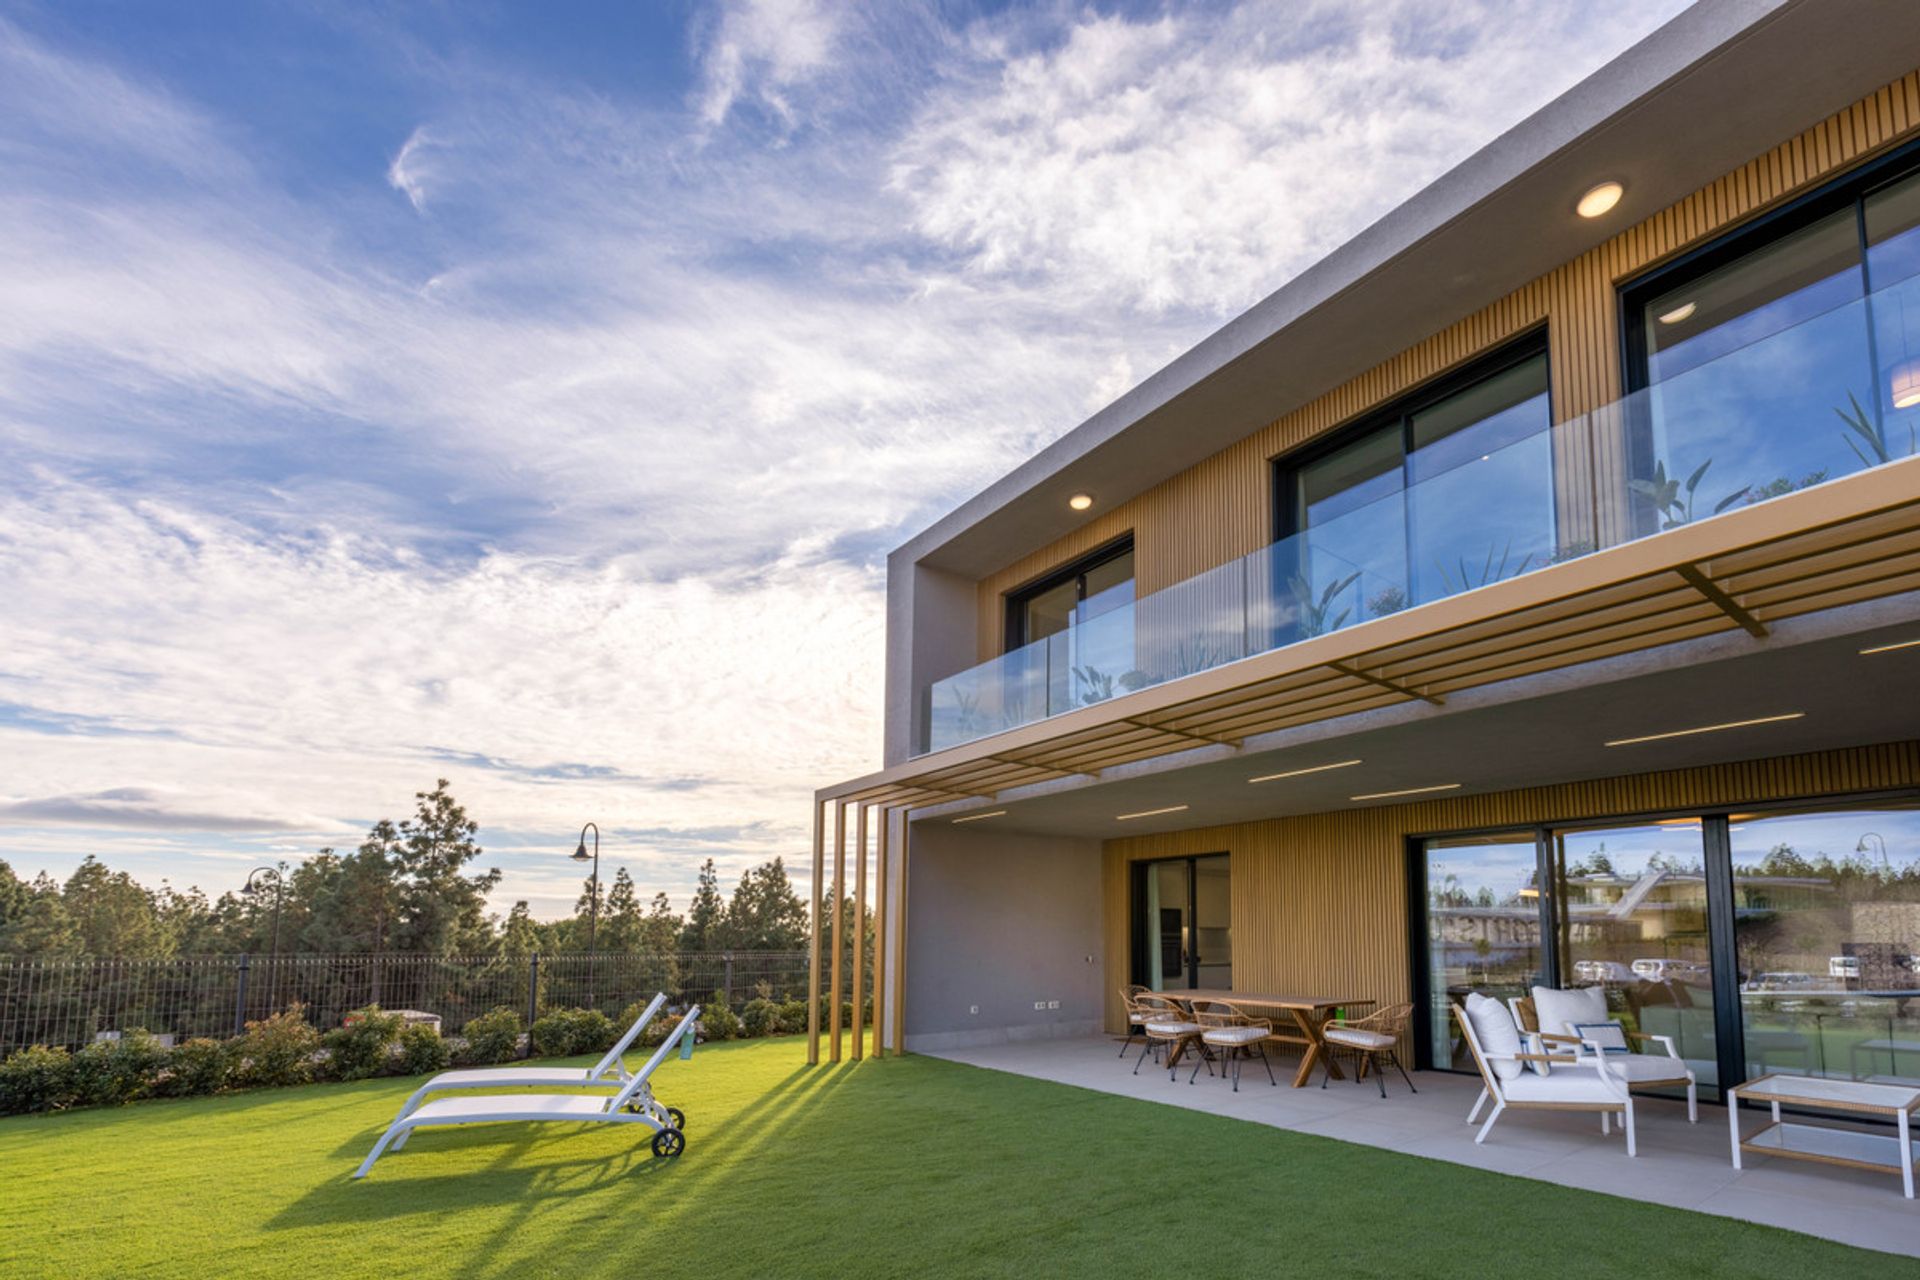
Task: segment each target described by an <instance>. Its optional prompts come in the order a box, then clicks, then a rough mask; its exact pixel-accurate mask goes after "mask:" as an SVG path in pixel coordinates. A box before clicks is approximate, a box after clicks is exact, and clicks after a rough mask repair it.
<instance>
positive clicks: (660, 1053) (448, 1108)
mask: <svg viewBox="0 0 1920 1280" xmlns="http://www.w3.org/2000/svg"><path fill="white" fill-rule="evenodd" d="M699 1016H700V1006H699V1005H695V1006H694V1007H693V1008H691V1009H689V1010H687V1012H686V1015H685V1016H684V1017H682V1018H681V1019H680V1021H679V1023H678V1024H676V1025H675V1027H674V1029H673V1031H672V1033H671V1034H670V1035H668V1036H667V1038H666V1039H665V1040H663V1041H661V1043H660V1047H659V1048H658V1049H656V1050H654V1052H653V1056H652V1057H651V1058H648V1059H647V1063H646V1065H645V1066H643V1067H641V1068H640V1070H639V1071H637V1072H635V1073H634V1074H633V1075H632V1076H630V1077H628V1079H627V1082H626V1083H625V1084H623V1085H622V1086H621V1087H620V1092H618V1093H616V1094H614V1095H613V1096H612V1097H610V1098H598V1097H594V1096H592V1095H591V1094H578V1093H505V1094H491V1095H486V1096H482V1097H474V1098H440V1099H436V1100H435V1101H433V1102H429V1103H427V1104H425V1105H424V1106H421V1107H418V1108H416V1109H415V1110H413V1111H411V1112H404V1113H402V1114H401V1115H400V1116H398V1117H396V1118H395V1119H394V1122H393V1123H392V1124H390V1125H388V1126H387V1131H386V1132H385V1133H383V1134H381V1135H380V1140H379V1141H378V1142H376V1143H374V1144H373V1150H372V1151H369V1152H368V1153H367V1158H366V1159H365V1160H363V1161H361V1163H360V1167H359V1168H358V1169H356V1170H354V1173H353V1176H354V1177H356V1178H364V1177H366V1176H367V1170H369V1169H371V1168H373V1162H374V1161H375V1160H378V1159H379V1158H380V1155H381V1153H382V1152H384V1151H385V1150H386V1149H387V1147H388V1145H389V1144H391V1145H392V1147H393V1149H394V1150H395V1151H398V1150H399V1149H400V1148H402V1147H404V1146H406V1145H407V1139H409V1138H411V1137H412V1136H413V1134H414V1131H415V1130H417V1129H426V1128H437V1127H440V1126H443V1125H456V1124H487V1123H492V1122H495V1121H523V1122H534V1121H548V1120H571V1121H576V1122H581V1123H588V1124H641V1125H645V1126H647V1128H649V1129H651V1130H653V1154H655V1155H656V1156H677V1155H679V1154H680V1153H681V1152H682V1151H684V1150H685V1149H686V1144H687V1140H686V1135H685V1134H684V1132H683V1131H682V1129H681V1127H680V1124H678V1123H675V1121H676V1120H678V1119H679V1113H678V1112H677V1111H675V1110H674V1109H673V1108H670V1107H663V1106H661V1105H660V1103H659V1101H658V1100H656V1099H655V1098H654V1096H653V1090H652V1088H651V1087H650V1086H649V1085H648V1083H647V1081H648V1080H649V1079H650V1078H651V1077H652V1075H653V1073H654V1071H655V1070H657V1069H658V1068H659V1066H660V1064H661V1063H662V1062H665V1061H666V1060H667V1055H668V1054H669V1053H672V1052H673V1050H674V1049H675V1047H676V1046H678V1045H679V1044H680V1043H681V1041H682V1040H683V1039H685V1040H686V1041H687V1048H688V1049H689V1050H690V1049H691V1048H692V1047H693V1042H692V1040H691V1038H690V1037H691V1036H692V1035H693V1028H694V1020H695V1019H697V1018H698V1017H699Z"/></svg>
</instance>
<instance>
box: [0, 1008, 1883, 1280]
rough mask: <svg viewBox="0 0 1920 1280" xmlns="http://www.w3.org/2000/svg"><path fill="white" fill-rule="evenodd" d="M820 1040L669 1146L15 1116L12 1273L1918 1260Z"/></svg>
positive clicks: (376, 1124) (727, 1091) (349, 1103)
mask: <svg viewBox="0 0 1920 1280" xmlns="http://www.w3.org/2000/svg"><path fill="white" fill-rule="evenodd" d="M802 1059H803V1052H802V1045H801V1043H800V1042H799V1041H796V1040H772V1041H751V1042H745V1043H738V1044H729V1045H718V1046H708V1047H703V1048H702V1049H701V1050H700V1051H699V1052H698V1053H696V1054H695V1055H694V1057H693V1059H692V1061H691V1062H681V1061H679V1060H677V1059H675V1060H671V1061H669V1063H668V1064H667V1065H666V1066H665V1067H664V1068H663V1069H662V1071H661V1073H660V1075H659V1076H658V1077H657V1078H656V1085H657V1093H658V1094H659V1096H660V1097H661V1098H662V1099H663V1100H664V1101H666V1102H668V1103H671V1104H673V1105H677V1106H681V1107H684V1108H685V1109H686V1111H687V1113H688V1117H689V1120H688V1150H687V1154H686V1155H685V1156H683V1157H681V1158H680V1159H679V1160H677V1161H667V1160H655V1159H654V1158H653V1157H652V1156H651V1154H650V1153H649V1152H648V1151H647V1148H646V1144H645V1142H644V1141H643V1140H642V1139H643V1138H644V1137H645V1131H644V1130H639V1129H628V1128H621V1129H617V1130H609V1131H604V1132H602V1131H586V1130H583V1129H580V1128H577V1127H564V1126H544V1127H535V1126H494V1127H488V1128H475V1129H468V1130H465V1131H441V1132H437V1133H436V1132H432V1131H427V1132H422V1133H420V1134H418V1135H416V1136H415V1137H414V1139H413V1141H412V1142H410V1143H409V1144H408V1145H407V1149H406V1150H405V1151H402V1152H400V1153H398V1154H390V1155H388V1156H386V1157H384V1158H383V1159H382V1160H381V1162H380V1163H379V1164H378V1165H376V1166H375V1167H374V1170H373V1173H372V1175H371V1176H370V1177H368V1178H367V1179H366V1180H365V1181H364V1182H354V1181H352V1180H351V1179H350V1177H349V1175H350V1174H351V1173H352V1171H353V1168H354V1166H355V1164H356V1163H358V1161H359V1160H360V1158H361V1157H362V1156H363V1155H364V1154H365V1153H366V1151H367V1148H368V1147H369V1146H370V1145H371V1144H372V1142H373V1139H374V1137H375V1135H376V1134H377V1133H378V1132H379V1130H380V1129H381V1128H382V1127H383V1126H384V1125H385V1123H386V1122H387V1121H388V1120H389V1119H390V1118H391V1117H392V1115H393V1112H394V1110H395V1109H396V1108H397V1107H398V1105H399V1103H400V1100H401V1099H402V1098H403V1097H404V1096H405V1095H406V1094H407V1093H408V1092H409V1091H410V1090H411V1089H412V1088H413V1087H414V1084H415V1082H413V1081H410V1080H378V1081H367V1082H364V1083H361V1084H351V1085H315V1086H311V1087H308V1088H304V1089H292V1090H279V1091H264V1092H258V1093H250V1094H243V1095H238V1096H234V1097H228V1098H211V1099H196V1100H190V1101H181V1102H149V1103H142V1104H139V1105H136V1106H133V1107H130V1108H125V1109H122V1110H117V1111H78V1112H71V1113H68V1114H64V1115H55V1116H40V1117H27V1118H16V1119H8V1120H0V1171H3V1172H4V1177H5V1181H4V1183H3V1184H0V1275H6V1276H9V1277H24V1276H62V1277H66V1276H99V1275H112V1276H123V1275H125V1276H131V1275H136V1274H137V1275H143V1276H209V1275H240V1274H244V1275H249V1276H316V1277H344V1276H360V1275H366V1276H441V1275H447V1276H494V1275H499V1276H508V1275H512V1276H522V1275H536V1276H537V1275H568V1276H599V1275H607V1276H614V1275H618V1276H623V1277H632V1276H646V1275H649V1274H659V1275H696V1276H700V1277H715V1276H749V1275H751V1276H790V1275H928V1274H936V1273H937V1274H970V1275H1018V1276H1033V1277H1044V1276H1058V1275H1098V1276H1102V1277H1121V1276H1130V1275H1137V1274H1145V1273H1147V1272H1148V1271H1164V1272H1166V1273H1168V1274H1174V1273H1182V1272H1189V1271H1190V1272H1193V1273H1196V1274H1200V1275H1205V1276H1208V1277H1216V1276H1219V1277H1230V1276H1237V1275H1243V1274H1253V1273H1261V1274H1302V1275H1305V1274H1313V1275H1317V1276H1331V1277H1341V1276H1356V1275H1382V1276H1393V1277H1396V1280H1405V1278H1406V1277H1411V1276H1428V1275H1471V1276H1484V1275H1495V1274H1510V1273H1513V1272H1514V1271H1515V1269H1516V1268H1519V1269H1521V1270H1525V1271H1553V1272H1556V1273H1567V1274H1579V1275H1581V1276H1583V1277H1588V1276H1596V1275H1620V1276H1634V1277H1645V1276H1651V1275H1687V1276H1738V1277H1742V1278H1743V1280H1751V1278H1752V1277H1764V1276H1791V1277H1795V1280H1808V1277H1814V1276H1839V1275H1872V1276H1875V1277H1877V1278H1884V1280H1891V1278H1892V1277H1895V1276H1911V1275H1920V1264H1914V1263H1910V1262H1907V1261H1904V1260H1900V1259H1896V1258H1892V1257H1889V1256H1887V1255H1884V1254H1872V1253H1867V1252H1863V1251H1860V1250H1856V1249H1850V1248H1847V1247H1844V1246H1842V1245H1836V1244H1829V1243H1826V1242H1823V1241H1819V1240H1815V1239H1812V1238H1810V1237H1806V1236H1799V1235H1793V1234H1790V1233H1787V1232H1783V1231H1775V1230H1771V1229H1767V1228H1762V1227H1755V1226H1749V1225H1746V1224H1743V1223H1738V1222H1734V1221H1731V1220H1727V1219H1722V1218H1713V1217H1708V1216H1704V1215H1699V1214H1690V1213H1685V1212H1682V1211H1679V1210H1673V1209H1664V1208H1661V1207H1659V1206H1655V1205H1647V1204H1640V1203H1637V1202H1633V1201H1626V1200H1619V1199H1614V1198H1610V1197H1605V1196H1599V1195H1593V1194H1589V1193H1586V1192H1579V1191H1572V1190H1568V1189H1565V1188H1561V1187H1555V1186H1549V1185H1546V1184H1543V1183H1537V1182H1528V1181H1525V1180H1522V1179H1516V1178H1509V1177H1505V1176H1502V1175H1499V1174H1492V1173H1482V1172H1479V1171H1476V1170H1471V1169H1465V1168H1461V1167H1458V1166H1455V1165H1449V1164H1442V1163H1438V1162H1434V1161H1426V1160H1419V1159H1415V1158H1412V1157H1408V1156H1402V1155H1396V1154H1393V1153H1390V1152H1386V1151H1379V1150H1374V1149H1372V1148H1367V1147H1358V1146H1350V1145H1346V1144H1342V1143H1337V1142H1333V1141H1330V1140H1327V1139H1323V1138H1314V1137H1309V1136H1306V1135H1303V1134H1295V1133H1288V1132H1284V1131H1281V1130H1276V1129H1272V1128H1268V1127H1266V1126H1262V1125H1256V1124H1250V1123H1245V1122H1241V1121H1236V1120H1229V1119H1224V1118H1220V1117H1215V1116H1209V1115H1203V1114H1200V1113H1197V1112H1192V1111H1184V1110H1179V1109H1177V1108H1173V1107H1164V1106H1158V1105H1155V1104H1152V1103H1145V1102H1136V1101H1132V1100H1129V1099H1125V1098H1118V1097H1112V1096H1109V1095H1106V1094H1100V1093H1091V1092H1087V1091H1085V1090H1081V1089H1074V1088H1069V1087H1067V1086H1063V1085H1055V1084H1048V1083H1045V1082H1041V1081H1034V1080H1025V1079H1020V1078H1017V1077H1014V1076H1007V1075H1000V1074H997V1073H993V1072H987V1071H981V1070H977V1069H974V1068H971V1067H963V1066H958V1065H955V1064H952V1063H947V1062H941V1061H938V1060H935V1059H931V1058H921V1057H908V1058H903V1059H890V1060H887V1061H884V1062H868V1063H865V1064H861V1065H857V1066H853V1065H847V1066H841V1067H838V1068H817V1069H812V1070H809V1069H808V1068H806V1067H805V1066H803V1065H801V1064H802ZM1149 1242H1151V1243H1149ZM1186 1249H1191V1250H1192V1256H1193V1257H1194V1258H1195V1260H1196V1261H1195V1265H1193V1266H1192V1267H1186V1266H1164V1265H1159V1264H1153V1265H1150V1264H1149V1262H1148V1254H1149V1251H1151V1252H1152V1253H1153V1254H1155V1255H1165V1254H1167V1253H1168V1251H1170V1250H1171V1251H1173V1252H1175V1253H1178V1252H1179V1251H1182V1250H1186Z"/></svg>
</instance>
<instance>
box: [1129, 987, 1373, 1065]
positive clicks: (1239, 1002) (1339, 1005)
mask: <svg viewBox="0 0 1920 1280" xmlns="http://www.w3.org/2000/svg"><path fill="white" fill-rule="evenodd" d="M1154 994H1155V995H1158V996H1164V997H1165V998H1166V999H1168V1000H1172V1001H1175V1002H1176V1003H1179V1004H1183V1005H1185V1006H1186V1007H1187V1009H1188V1010H1189V1011H1191V1010H1192V1009H1193V1007H1194V1006H1195V1005H1197V1004H1207V1003H1209V1002H1217V1003H1220V1004H1231V1005H1234V1006H1237V1007H1240V1008H1248V1009H1279V1010H1282V1011H1284V1012H1285V1013H1287V1014H1288V1015H1289V1016H1291V1017H1292V1019H1293V1023H1294V1025H1295V1026H1296V1027H1298V1028H1299V1030H1300V1034H1299V1035H1288V1034H1286V1033H1284V1032H1282V1031H1280V1030H1279V1028H1277V1027H1276V1028H1275V1029H1274V1035H1273V1038H1274V1039H1275V1040H1278V1041H1280V1042H1281V1043H1282V1044H1297V1045H1303V1046H1305V1048H1306V1052H1305V1053H1304V1054H1302V1055H1301V1056H1300V1070H1298V1071H1296V1072H1295V1073H1294V1075H1293V1087H1294V1088H1296V1089H1302V1088H1305V1087H1306V1084H1307V1081H1308V1080H1309V1079H1311V1078H1312V1076H1313V1068H1314V1065H1315V1064H1316V1063H1317V1062H1319V1060H1320V1058H1321V1057H1322V1056H1323V1055H1324V1054H1325V1053H1326V1051H1327V1050H1326V1042H1325V1041H1324V1040H1322V1039H1321V1038H1320V1031H1321V1029H1322V1028H1323V1027H1325V1026H1326V1023H1327V1019H1328V1018H1329V1017H1331V1016H1332V1015H1333V1011H1334V1010H1336V1009H1351V1008H1364V1007H1366V1006H1368V1005H1371V1004H1374V1003H1376V1002H1375V1001H1372V1000H1336V999H1332V998H1329V997H1326V996H1300V995H1277V994H1274V993H1273V992H1268V991H1222V990H1220V989H1218V988H1216V987H1188V988H1183V989H1176V990H1171V991H1156V992H1155V993H1154ZM1185 1051H1186V1043H1185V1042H1184V1041H1182V1042H1181V1043H1180V1045H1179V1046H1178V1047H1177V1048H1176V1050H1175V1052H1174V1055H1173V1059H1172V1061H1170V1062H1169V1063H1168V1064H1167V1065H1168V1066H1172V1065H1173V1063H1175V1062H1178V1061H1179V1060H1180V1057H1181V1055H1182V1054H1183V1053H1184V1052H1185ZM1327 1071H1328V1072H1329V1073H1330V1074H1331V1075H1332V1076H1333V1078H1334V1079H1336V1080H1345V1079H1346V1078H1347V1077H1346V1076H1345V1075H1344V1074H1342V1072H1341V1070H1340V1064H1339V1063H1337V1062H1335V1061H1334V1060H1333V1059H1332V1058H1331V1057H1329V1058H1327Z"/></svg>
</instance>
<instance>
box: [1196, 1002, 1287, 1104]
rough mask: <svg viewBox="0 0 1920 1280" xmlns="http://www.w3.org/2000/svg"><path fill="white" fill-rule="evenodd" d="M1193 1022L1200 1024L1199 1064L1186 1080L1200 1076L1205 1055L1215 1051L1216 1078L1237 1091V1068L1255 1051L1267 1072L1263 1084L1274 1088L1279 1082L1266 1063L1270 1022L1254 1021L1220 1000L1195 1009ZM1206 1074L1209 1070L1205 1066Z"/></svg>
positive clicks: (1262, 1019) (1259, 1019)
mask: <svg viewBox="0 0 1920 1280" xmlns="http://www.w3.org/2000/svg"><path fill="white" fill-rule="evenodd" d="M1193 1020H1194V1021H1195V1022H1197V1023H1199V1024H1200V1050H1201V1061H1200V1062H1196V1063H1195V1064H1194V1066H1193V1074H1192V1075H1189V1076H1188V1077H1187V1083H1188V1084H1192V1083H1194V1081H1195V1080H1196V1079H1197V1078H1198V1077H1199V1075H1200V1068H1201V1066H1202V1065H1204V1064H1205V1063H1206V1060H1207V1055H1208V1053H1209V1052H1217V1053H1218V1054H1219V1057H1220V1075H1221V1078H1223V1079H1229V1080H1232V1081H1233V1091H1234V1092H1235V1093H1238V1092H1240V1067H1241V1064H1242V1063H1244V1062H1245V1061H1246V1060H1247V1059H1248V1058H1250V1057H1252V1056H1253V1055H1254V1051H1255V1050H1256V1049H1257V1050H1258V1051H1259V1054H1260V1063H1261V1065H1262V1066H1264V1067H1266V1069H1267V1083H1269V1084H1271V1085H1274V1086H1276V1087H1278V1085H1279V1084H1280V1082H1279V1081H1278V1080H1276V1079H1274V1075H1273V1064H1272V1063H1271V1062H1269V1061H1267V1041H1269V1040H1271V1039H1273V1023H1272V1022H1271V1021H1269V1020H1268V1019H1266V1018H1256V1017H1253V1016H1252V1015H1250V1014H1248V1013H1246V1012H1245V1011H1243V1010H1241V1009H1239V1008H1237V1007H1236V1006H1234V1005H1232V1004H1229V1003H1228V1002H1226V1001H1224V1000H1213V1001H1209V1002H1207V1003H1206V1005H1205V1006H1204V1007H1200V1008H1196V1009H1195V1010H1194V1013H1193ZM1207 1071H1208V1072H1209V1074H1211V1072H1212V1071H1213V1068H1212V1067H1211V1066H1208V1067H1207Z"/></svg>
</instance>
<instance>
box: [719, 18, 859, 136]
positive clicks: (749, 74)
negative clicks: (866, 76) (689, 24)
mask: <svg viewBox="0 0 1920 1280" xmlns="http://www.w3.org/2000/svg"><path fill="white" fill-rule="evenodd" d="M718 8H719V10H720V13H719V17H718V19H717V21H714V22H713V24H712V29H711V34H710V35H709V36H708V38H707V40H706V42H705V44H704V46H703V47H702V49H701V50H700V62H701V86H700V96H699V107H700V117H701V119H702V120H704V121H705V122H706V123H707V124H709V125H718V124H721V123H722V122H724V121H725V120H726V118H727V116H728V114H729V113H730V112H732V110H733V109H734V106H735V105H736V104H737V103H738V102H739V101H740V100H741V99H742V98H743V97H750V98H751V99H753V100H754V101H755V102H757V103H758V104H759V105H761V106H763V107H765V108H766V109H767V110H769V111H771V112H772V113H773V114H774V115H775V116H777V117H779V119H780V120H781V121H783V122H784V123H786V124H787V125H788V126H791V125H792V124H793V123H794V121H795V115H794V108H793V105H792V103H791V101H790V100H789V97H788V94H789V92H790V91H791V90H792V89H793V88H794V87H796V86H798V85H802V84H805V83H807V82H808V81H810V80H812V79H813V78H814V77H816V76H818V75H820V74H821V73H822V72H824V71H825V70H826V69H827V68H828V67H829V66H831V64H832V58H833V53H834V45H835V39H836V36H837V35H838V23H837V21H836V18H835V15H834V13H833V12H832V10H831V9H830V8H829V6H827V5H825V4H822V3H820V0H724V3H722V4H720V5H719V6H718Z"/></svg>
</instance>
